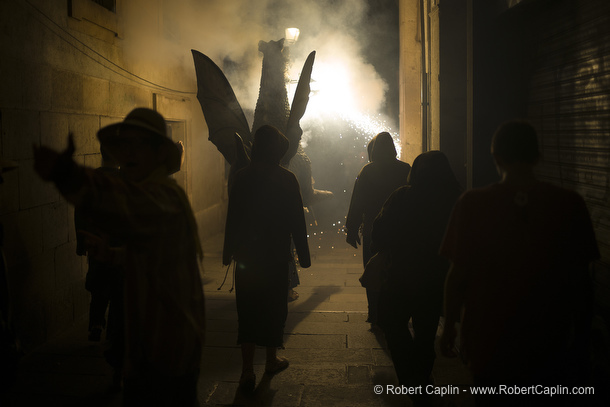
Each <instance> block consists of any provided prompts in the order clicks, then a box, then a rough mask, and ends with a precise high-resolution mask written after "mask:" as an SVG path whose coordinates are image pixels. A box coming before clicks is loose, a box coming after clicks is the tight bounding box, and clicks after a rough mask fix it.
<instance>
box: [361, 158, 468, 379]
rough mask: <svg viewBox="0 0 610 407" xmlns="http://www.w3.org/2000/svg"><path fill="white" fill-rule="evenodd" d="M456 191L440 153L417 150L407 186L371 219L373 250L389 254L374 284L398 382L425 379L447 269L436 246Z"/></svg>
mask: <svg viewBox="0 0 610 407" xmlns="http://www.w3.org/2000/svg"><path fill="white" fill-rule="evenodd" d="M460 193H461V187H460V184H459V183H458V181H457V179H456V177H455V175H454V173H453V171H452V170H451V167H450V165H449V161H448V160H447V157H446V156H445V154H443V153H442V152H440V151H429V152H426V153H423V154H420V155H419V156H418V157H417V158H415V160H414V161H413V168H412V169H411V173H410V175H409V185H407V186H404V187H401V188H399V189H397V190H396V191H395V192H394V193H393V194H392V195H391V196H390V198H389V199H388V200H387V202H386V203H385V204H384V206H383V209H382V210H381V212H380V213H379V216H378V217H377V218H376V219H375V222H374V224H373V231H372V249H373V251H374V252H378V251H389V255H390V258H391V261H390V263H391V264H392V266H391V267H390V270H389V275H388V277H387V281H386V282H385V284H383V285H382V288H381V289H380V302H379V325H380V326H381V328H382V329H383V331H384V333H385V337H386V340H387V344H388V348H389V350H390V352H391V356H392V361H393V362H394V369H395V371H396V375H397V376H398V380H399V382H400V384H401V385H405V386H420V385H426V384H428V383H429V380H430V379H429V378H430V374H431V373H432V366H433V364H434V360H435V352H434V341H435V338H436V330H437V327H438V323H439V318H440V315H441V310H442V304H443V284H444V281H445V275H446V274H447V270H448V269H449V262H448V261H447V260H446V259H445V258H444V257H441V256H440V255H439V248H440V245H441V241H442V239H443V236H444V233H445V228H446V226H447V222H448V220H449V216H450V215H451V210H452V208H453V205H454V204H455V202H456V201H457V199H458V197H459V196H460ZM409 320H412V329H413V332H414V335H412V334H411V332H410V330H409Z"/></svg>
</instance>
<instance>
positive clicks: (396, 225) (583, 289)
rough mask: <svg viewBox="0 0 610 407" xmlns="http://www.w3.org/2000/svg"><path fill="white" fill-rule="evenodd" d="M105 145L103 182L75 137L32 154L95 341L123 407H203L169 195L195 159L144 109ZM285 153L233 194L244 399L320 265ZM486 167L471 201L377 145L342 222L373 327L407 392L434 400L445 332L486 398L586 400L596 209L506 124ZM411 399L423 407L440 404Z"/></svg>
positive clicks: (198, 285)
mask: <svg viewBox="0 0 610 407" xmlns="http://www.w3.org/2000/svg"><path fill="white" fill-rule="evenodd" d="M97 136H98V139H99V141H100V150H101V152H102V156H103V158H104V161H103V163H104V164H103V166H102V168H100V169H92V168H87V167H84V166H81V165H79V164H77V163H76V162H75V161H74V159H73V158H72V155H73V153H74V151H75V148H76V147H77V146H75V145H74V143H73V141H72V137H71V136H70V137H69V139H68V147H67V148H66V149H65V150H64V151H56V150H54V149H51V148H49V147H45V146H41V147H34V154H35V170H36V172H37V173H38V175H39V176H40V177H41V178H42V179H43V180H45V181H49V182H53V183H54V184H55V185H56V187H57V188H58V190H59V191H60V193H61V194H62V195H63V196H64V197H65V199H66V200H68V201H69V202H70V203H72V204H74V205H75V208H76V211H75V216H76V220H75V224H76V227H77V229H78V236H79V241H78V242H79V245H78V249H77V253H78V254H79V255H87V256H88V265H89V271H88V273H87V279H86V287H85V288H86V289H87V290H88V291H90V292H91V307H90V321H89V339H90V340H93V341H97V340H100V338H101V333H102V331H103V329H104V328H106V329H107V339H108V340H109V341H110V343H111V348H110V349H109V351H108V352H107V354H106V357H107V360H108V363H109V364H110V365H111V366H112V367H113V368H114V371H115V381H114V384H115V386H117V387H118V388H121V389H122V390H123V401H124V405H126V406H143V405H155V406H161V405H163V406H170V405H171V406H176V405H180V406H192V405H197V380H198V377H199V366H200V359H201V355H202V348H203V344H204V333H205V307H204V295H203V288H202V282H201V277H200V272H201V270H200V260H201V258H202V256H203V252H202V248H201V243H200V241H199V236H198V231H197V225H196V222H195V217H194V215H193V212H192V209H191V206H190V204H189V201H188V198H187V196H186V194H185V193H184V191H183V190H182V189H181V188H180V187H179V186H178V185H177V184H176V182H175V181H174V180H173V179H172V178H171V177H170V175H171V174H172V173H174V172H176V171H178V170H179V169H180V165H181V160H182V154H183V150H182V148H181V145H180V144H176V143H174V142H173V141H172V140H171V138H170V137H169V136H168V134H167V130H166V124H165V121H164V119H163V117H162V116H161V115H160V114H159V113H157V112H155V111H153V110H150V109H145V108H137V109H135V110H133V111H132V112H130V113H129V114H128V115H127V116H126V117H125V119H124V120H123V121H122V122H119V123H116V124H113V125H110V126H107V127H104V128H102V129H101V130H100V131H99V132H98V134H97ZM288 144H289V142H288V140H287V139H286V137H285V136H284V135H283V134H282V133H281V132H280V131H278V130H277V129H276V128H274V127H272V126H262V127H260V128H259V129H258V130H257V131H256V133H255V135H254V143H253V147H252V151H251V157H250V158H251V161H250V163H249V165H247V166H246V167H245V168H243V169H242V170H240V171H239V172H238V173H236V174H235V177H234V179H233V182H232V187H231V190H230V191H229V203H228V213H227V218H226V228H225V240H224V249H223V257H222V261H223V264H224V265H227V266H229V265H231V264H232V263H233V264H234V267H235V292H236V307H237V313H238V335H237V343H238V344H239V345H240V346H241V353H242V373H241V377H240V379H239V385H240V389H241V391H242V392H243V393H245V394H248V393H251V392H252V391H253V389H254V388H255V386H256V377H255V374H254V369H253V360H254V354H255V349H256V347H257V346H261V347H264V348H265V349H266V364H265V374H268V375H274V374H277V373H279V372H281V371H282V370H284V369H286V368H288V367H289V361H288V360H287V359H286V358H283V357H280V356H278V355H277V349H278V348H280V347H282V345H283V337H284V328H285V323H286V318H287V313H288V308H287V302H288V300H287V296H288V290H289V289H290V283H289V270H290V267H291V265H294V264H293V262H295V261H298V265H299V266H300V267H301V268H307V267H309V266H310V265H311V260H310V253H309V247H308V242H307V228H306V223H305V216H304V211H303V201H302V198H301V193H300V190H299V183H298V181H297V179H296V177H295V176H294V174H293V173H291V172H290V171H288V170H287V169H285V168H283V167H282V166H281V165H280V161H281V158H282V157H283V155H284V154H285V153H286V151H287V149H288ZM491 154H492V155H493V158H494V161H495V163H496V166H497V169H498V173H499V175H500V181H498V182H497V183H494V184H492V185H490V186H487V187H483V188H475V189H471V190H468V191H465V192H464V190H463V188H462V186H461V185H460V184H459V182H458V181H457V179H456V177H455V175H454V173H453V171H452V169H451V166H450V164H449V161H448V159H447V157H446V156H445V154H444V153H442V152H440V151H428V152H424V153H422V154H420V155H419V156H417V157H416V158H415V160H414V161H413V164H412V166H411V165H409V164H407V163H405V162H402V161H400V160H398V159H397V158H396V157H397V154H396V149H395V146H394V142H393V140H392V138H391V136H390V134H389V133H386V132H383V133H380V134H378V135H377V136H375V137H374V138H373V139H372V141H371V143H370V145H369V158H370V162H369V163H368V164H366V165H365V166H364V167H363V168H362V170H361V171H360V173H359V174H358V177H357V179H356V181H355V184H354V189H353V193H352V197H351V202H350V207H349V212H348V214H347V221H346V241H347V243H348V244H350V245H351V246H353V247H354V248H356V249H358V246H359V245H361V246H362V252H363V263H364V264H363V266H365V274H366V275H367V279H364V277H365V276H364V275H363V279H362V282H363V285H365V286H366V295H367V301H368V320H367V321H368V322H369V323H370V324H371V329H372V330H376V331H378V332H383V334H384V336H385V340H386V342H387V346H388V350H389V352H390V354H391V358H392V362H393V365H394V369H395V372H396V376H397V378H398V381H399V383H400V385H404V386H419V385H428V384H433V383H434V378H433V376H432V368H433V365H434V362H435V359H436V354H435V341H436V338H437V329H438V327H439V322H441V321H442V320H443V319H444V324H441V325H442V327H443V329H442V334H441V337H440V339H439V342H438V343H439V345H440V351H441V353H442V354H443V355H444V356H447V357H455V356H460V357H461V358H462V359H463V361H464V362H465V363H466V365H467V366H468V368H469V369H470V371H471V372H472V375H473V379H474V382H475V385H480V386H497V385H514V386H524V387H527V386H534V385H541V384H542V385H549V386H551V385H552V386H555V385H565V386H577V385H586V383H587V378H588V377H589V370H590V366H589V353H588V350H589V341H590V337H589V334H590V327H591V318H592V301H593V300H592V287H591V284H592V283H591V280H590V277H589V272H588V266H589V263H590V262H591V261H593V260H595V259H597V258H599V251H598V248H597V243H596V240H595V235H594V231H593V227H592V224H591V220H590V217H589V213H588V211H587V208H586V206H585V203H584V200H583V199H582V198H581V197H580V196H579V195H578V194H577V193H575V192H572V191H570V190H567V189H564V188H560V187H557V186H554V185H551V184H548V183H545V182H541V181H539V180H537V179H536V177H535V172H534V167H535V165H536V164H537V162H538V160H539V158H540V152H539V149H538V140H537V135H536V131H535V129H534V127H533V126H532V125H530V124H529V123H527V122H524V121H510V122H507V123H504V124H502V125H501V126H500V127H499V128H498V130H497V131H496V132H495V134H494V136H493V140H492V145H491ZM109 168H110V169H109ZM117 168H118V169H117ZM293 247H294V249H295V250H296V253H297V257H296V260H295V257H294V256H293ZM109 304H110V311H109V316H108V321H106V320H105V314H106V310H107V308H108V305H109ZM2 316H3V321H2V322H3V325H2V327H3V336H4V331H5V327H6V326H7V325H6V324H5V321H4V312H3V314H2ZM458 337H459V341H458ZM458 343H459V346H457V344H458ZM411 398H412V401H413V402H414V403H415V405H435V403H437V402H438V400H435V399H433V398H432V397H429V396H426V395H417V396H415V395H414V396H412V397H411ZM553 402H554V403H556V404H554V405H571V404H573V403H574V399H571V398H569V397H565V398H562V397H557V398H553ZM515 403H516V401H515V399H514V398H511V396H501V395H500V396H499V395H494V396H481V397H477V398H476V404H477V406H479V405H480V406H504V405H506V406H508V405H514V404H515ZM518 403H520V404H524V405H539V404H540V401H539V399H537V398H536V397H535V396H532V397H521V398H519V400H518Z"/></svg>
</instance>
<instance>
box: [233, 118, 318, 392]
mask: <svg viewBox="0 0 610 407" xmlns="http://www.w3.org/2000/svg"><path fill="white" fill-rule="evenodd" d="M287 148H288V139H286V137H285V136H284V135H283V134H281V133H280V132H279V131H278V130H277V129H276V128H275V127H272V126H268V125H265V126H262V127H260V128H259V129H258V130H257V131H256V134H255V135H254V144H253V146H252V157H251V158H252V161H251V162H250V164H249V165H248V166H247V167H246V168H244V169H242V170H241V171H239V172H238V173H237V174H236V176H235V181H234V183H233V188H232V189H231V193H230V196H229V209H228V213H227V222H226V228H225V241H224V249H223V264H225V265H229V264H230V263H231V259H233V260H234V261H235V263H236V271H235V294H236V303H237V315H238V319H239V328H238V337H237V342H238V343H239V344H240V345H241V350H242V361H243V365H242V374H241V378H240V388H241V389H242V390H243V391H245V392H250V391H252V390H253V389H254V386H255V381H256V378H255V376H254V369H253V362H254V351H255V347H256V346H257V345H258V346H264V347H266V352H267V358H266V365H265V373H267V374H274V373H277V372H279V371H281V370H283V369H285V368H287V367H288V360H286V359H285V358H280V357H278V356H277V354H276V351H277V348H278V347H281V346H282V344H283V340H284V339H283V337H284V326H285V323H286V317H287V315H288V304H287V301H286V296H287V293H288V267H289V263H290V262H291V261H293V259H292V253H291V250H290V244H291V236H292V241H293V242H294V247H295V248H296V251H297V254H298V260H299V263H300V265H301V267H304V268H307V267H309V266H310V264H311V261H310V256H309V247H308V244H307V229H306V224H305V214H304V212H303V202H302V199H301V193H300V190H299V183H298V182H297V179H296V177H295V176H294V174H293V173H292V172H290V171H288V170H286V169H284V168H282V167H280V165H279V163H280V159H281V158H282V156H283V155H284V154H285V152H286V149H287Z"/></svg>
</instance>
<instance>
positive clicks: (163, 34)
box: [124, 0, 387, 112]
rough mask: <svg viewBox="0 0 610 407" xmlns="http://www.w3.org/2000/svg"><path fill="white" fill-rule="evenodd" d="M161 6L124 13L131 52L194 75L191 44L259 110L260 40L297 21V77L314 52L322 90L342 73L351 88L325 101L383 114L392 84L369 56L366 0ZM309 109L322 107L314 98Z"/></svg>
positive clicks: (220, 0)
mask: <svg viewBox="0 0 610 407" xmlns="http://www.w3.org/2000/svg"><path fill="white" fill-rule="evenodd" d="M137 3H138V2H124V4H125V5H124V7H130V4H131V7H139V6H138V4H137ZM161 4H162V6H160V7H161V10H155V8H154V7H151V8H148V9H147V8H145V7H139V8H138V9H137V12H136V13H125V15H135V16H137V19H136V18H134V21H127V22H126V23H125V35H124V36H125V49H126V52H125V55H126V58H127V57H128V56H131V57H132V58H134V59H137V60H139V61H146V62H150V63H155V64H157V66H158V65H159V64H165V65H168V66H169V67H171V68H172V69H174V68H173V67H174V66H176V67H177V68H175V69H181V70H183V71H184V72H185V73H187V74H189V75H192V76H191V79H193V78H194V75H195V73H194V67H193V66H192V65H193V64H192V58H191V54H190V50H191V49H196V50H198V51H200V52H202V53H203V54H206V55H207V56H209V57H210V58H211V59H212V60H213V61H214V62H216V64H217V65H218V66H219V67H220V68H221V69H222V70H223V72H224V73H225V75H226V76H227V78H228V79H229V82H230V83H231V85H232V86H233V90H234V91H235V94H236V95H237V97H238V100H239V102H240V104H241V105H242V107H243V108H244V109H253V108H254V106H255V104H256V99H257V97H258V87H259V81H260V71H261V61H262V56H261V55H260V54H259V52H258V42H259V40H263V41H269V40H279V39H280V38H283V37H284V30H285V29H286V28H289V27H296V28H299V30H300V37H299V40H298V41H297V43H296V44H294V45H292V46H291V47H290V56H291V62H292V66H291V67H290V76H291V78H293V79H297V78H298V75H299V73H300V70H301V68H302V66H303V63H304V62H305V59H306V57H307V55H308V54H309V53H310V52H311V51H314V50H315V51H316V62H315V64H314V69H313V75H312V77H313V79H314V81H316V82H317V83H315V84H314V86H318V87H319V88H321V89H320V95H322V94H324V92H323V86H327V87H328V86H329V85H332V84H333V82H331V83H330V84H328V83H325V80H326V81H327V80H333V78H340V79H341V81H343V82H345V84H344V89H348V92H345V91H344V93H345V94H343V95H340V94H339V95H338V94H333V95H332V99H331V101H328V100H327V101H326V102H322V106H324V105H325V104H329V103H330V104H332V105H334V106H340V105H344V106H345V107H346V108H348V109H356V110H359V111H363V112H376V111H377V110H378V109H379V108H380V107H381V106H382V105H383V103H384V95H385V91H386V90H387V84H386V83H385V82H384V81H383V80H382V79H381V77H380V76H379V75H378V74H377V72H376V71H375V69H374V68H373V66H372V65H371V63H370V62H369V61H367V60H366V58H365V57H364V56H363V48H362V47H363V46H364V45H366V44H369V41H370V34H371V30H370V29H369V28H370V27H368V25H367V12H368V11H369V7H368V5H367V2H366V1H365V0H350V1H336V0H309V1H298V0H256V1H251V0H174V1H171V2H169V1H166V2H161ZM147 13H149V14H147ZM154 13H158V15H155V14H154ZM157 21H158V24H151V22H157ZM176 44H178V46H177V45H176ZM374 46H375V47H379V46H381V47H383V44H376V45H374ZM335 84H336V81H335ZM180 85H182V84H180ZM309 108H311V109H312V111H316V102H315V101H314V100H313V99H312V100H311V102H310V106H309V107H308V109H309ZM321 109H324V107H322V108H321Z"/></svg>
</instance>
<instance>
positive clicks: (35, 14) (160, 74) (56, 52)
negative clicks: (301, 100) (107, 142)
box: [0, 0, 226, 351]
mask: <svg viewBox="0 0 610 407" xmlns="http://www.w3.org/2000/svg"><path fill="white" fill-rule="evenodd" d="M138 1H140V0H138ZM142 1H143V0H142ZM89 3H90V4H89ZM120 3H121V2H120V1H119V2H117V16H116V21H118V24H119V25H118V27H120V22H121V19H122V18H125V17H126V16H124V15H121V14H120V10H121V8H120V7H119V5H120ZM143 3H146V4H142V5H141V7H147V8H150V7H151V5H150V4H148V3H147V2H144V1H143ZM70 4H73V5H77V6H78V7H81V9H79V12H80V11H82V10H85V11H83V13H84V14H86V16H87V17H86V18H85V17H83V18H81V19H78V18H75V17H73V16H71V15H70ZM136 9H137V7H134V8H133V9H131V10H136ZM97 12H99V13H101V14H100V15H102V16H106V17H107V15H108V14H107V13H108V10H105V9H103V7H101V6H99V5H98V4H96V3H95V2H92V1H88V0H80V1H73V2H66V1H64V0H45V1H42V0H27V1H26V0H14V1H2V2H0V27H2V29H1V30H0V45H1V49H2V56H1V58H0V156H2V157H3V158H4V159H8V160H11V161H15V162H17V163H18V165H19V167H18V169H17V170H14V171H11V172H8V173H5V174H3V177H4V184H2V185H1V186H0V222H1V223H2V224H3V226H4V253H5V256H6V260H7V265H8V270H9V273H8V280H9V287H10V296H11V303H12V307H13V320H14V324H15V329H16V332H17V334H18V336H19V339H20V341H21V342H22V345H23V347H24V348H25V350H26V351H28V350H31V349H33V348H34V347H36V346H38V345H40V344H42V343H44V342H45V341H47V340H48V339H49V338H51V337H53V336H55V335H57V334H59V333H61V332H62V331H64V330H66V329H68V328H69V327H71V325H72V324H73V323H74V322H75V321H77V320H79V319H82V318H86V317H87V314H88V306H89V293H88V292H87V291H86V290H85V288H84V278H85V275H86V271H87V265H86V259H85V258H84V257H79V256H77V255H76V232H75V230H74V209H73V207H72V206H71V205H70V204H68V203H67V202H66V201H65V200H64V199H63V198H62V197H61V196H60V194H59V193H58V191H57V190H56V188H55V187H54V186H53V185H52V184H48V183H45V182H43V181H42V180H40V179H39V178H38V176H37V175H36V174H35V172H34V169H33V150H32V145H46V146H49V147H52V148H55V149H63V148H65V147H66V145H67V136H68V134H69V133H73V134H74V138H75V144H76V153H75V157H74V158H75V160H76V161H77V162H78V163H79V164H82V165H87V166H91V167H97V166H99V164H100V161H101V160H100V155H99V143H98V141H97V137H96V133H97V131H98V130H99V129H100V128H101V127H103V126H105V125H107V124H110V123H114V122H117V121H120V120H121V119H122V118H123V117H124V116H125V115H126V114H127V113H128V112H129V111H131V110H132V109H133V108H135V107H149V108H155V109H157V110H158V111H159V112H160V113H161V114H163V115H164V116H165V117H166V119H168V120H169V121H173V122H180V123H182V125H181V126H180V128H181V129H184V134H182V135H181V137H182V138H183V139H184V142H185V146H186V161H185V164H186V165H185V166H186V168H183V169H182V171H181V179H182V180H186V181H184V184H185V186H186V192H187V195H188V196H189V198H190V200H191V204H192V206H193V209H194V211H195V215H196V218H197V221H198V225H199V229H200V235H201V237H202V240H203V239H205V238H206V237H210V236H212V235H215V234H218V233H222V231H223V228H224V217H225V210H226V209H225V208H226V192H225V190H226V181H225V174H224V159H223V158H222V156H221V155H220V153H218V151H217V150H216V148H215V147H214V146H213V145H212V144H211V143H210V142H209V141H208V140H207V127H206V124H205V120H204V118H203V114H202V113H201V109H200V107H199V103H198V102H197V100H196V98H195V93H196V79H195V77H194V70H193V74H192V75H191V72H185V71H184V69H182V70H180V69H169V68H167V67H155V66H146V65H145V64H144V63H140V62H139V61H138V60H137V58H130V59H129V62H126V61H125V59H124V58H123V56H122V55H123V53H124V50H123V44H124V41H125V39H124V38H122V37H121V36H120V34H121V32H120V30H118V29H116V27H114V26H112V27H110V28H108V29H104V27H100V26H99V25H97V24H93V23H92V22H91V21H90V20H88V18H89V19H92V20H95V15H96V13H97ZM153 15H154V13H153ZM104 18H105V17H104ZM100 21H106V20H104V19H103V18H102V19H101V20H100ZM112 30H115V31H118V32H114V31H112ZM166 45H167V44H166ZM109 61H110V62H109ZM119 67H120V68H119ZM141 72H145V73H146V75H142V74H140V73H141ZM144 76H146V77H145V79H146V80H147V81H148V82H147V81H143V80H141V78H144ZM150 82H152V83H153V84H151V83H150ZM154 84H159V85H161V86H155V85H154ZM86 334H87V333H86V332H83V336H85V335H86Z"/></svg>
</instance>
